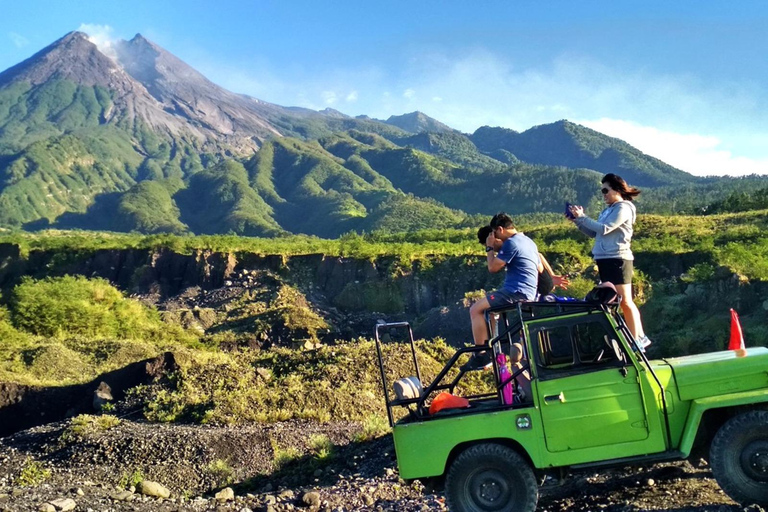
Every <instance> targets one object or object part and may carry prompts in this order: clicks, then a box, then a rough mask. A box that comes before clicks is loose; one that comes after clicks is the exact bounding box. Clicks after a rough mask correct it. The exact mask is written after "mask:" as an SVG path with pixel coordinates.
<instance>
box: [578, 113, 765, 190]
mask: <svg viewBox="0 0 768 512" xmlns="http://www.w3.org/2000/svg"><path fill="white" fill-rule="evenodd" d="M576 122H578V123H579V124H582V125H584V126H587V127H589V128H592V129H593V130H597V131H599V132H601V133H604V134H606V135H610V136H611V137H617V138H619V139H622V140H624V141H625V142H627V143H628V144H630V145H632V146H634V147H636V148H637V149H639V150H640V151H642V152H643V153H645V154H647V155H651V156H654V157H656V158H658V159H660V160H662V161H663V162H666V163H668V164H669V165H672V166H674V167H677V168H678V169H682V170H684V171H686V172H689V173H691V174H694V175H696V176H708V175H725V174H727V175H731V176H744V175H748V174H768V159H753V158H746V157H740V156H736V155H734V154H733V153H732V152H731V151H729V150H727V149H724V148H723V147H722V146H723V141H722V140H720V138H719V137H717V136H713V135H699V134H695V133H694V134H683V133H675V132H670V131H664V130H659V129H658V128H654V127H651V126H642V125H639V124H637V123H633V122H630V121H623V120H620V119H607V118H603V119H598V120H594V121H576Z"/></svg>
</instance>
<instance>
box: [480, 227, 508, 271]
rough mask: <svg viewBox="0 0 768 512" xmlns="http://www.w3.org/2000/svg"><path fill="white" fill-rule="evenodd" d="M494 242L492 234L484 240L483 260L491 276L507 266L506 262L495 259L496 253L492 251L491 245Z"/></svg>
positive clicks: (494, 238)
mask: <svg viewBox="0 0 768 512" xmlns="http://www.w3.org/2000/svg"><path fill="white" fill-rule="evenodd" d="M495 240H496V237H494V236H493V233H491V234H490V235H488V238H486V240H485V259H486V261H487V263H488V272H490V273H492V274H495V273H496V272H498V271H499V270H501V269H503V268H504V266H505V265H506V264H507V262H506V261H504V260H501V259H499V258H497V257H496V251H494V250H493V244H494V241H495Z"/></svg>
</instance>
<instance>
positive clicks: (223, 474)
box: [205, 459, 235, 487]
mask: <svg viewBox="0 0 768 512" xmlns="http://www.w3.org/2000/svg"><path fill="white" fill-rule="evenodd" d="M205 472H206V473H207V474H209V475H210V476H211V477H213V481H214V482H215V484H214V487H224V486H226V485H229V484H231V483H233V482H234V481H235V470H234V468H232V466H231V465H230V464H229V462H227V461H225V460H223V459H216V460H214V461H212V462H210V463H209V464H208V465H207V466H206V467H205Z"/></svg>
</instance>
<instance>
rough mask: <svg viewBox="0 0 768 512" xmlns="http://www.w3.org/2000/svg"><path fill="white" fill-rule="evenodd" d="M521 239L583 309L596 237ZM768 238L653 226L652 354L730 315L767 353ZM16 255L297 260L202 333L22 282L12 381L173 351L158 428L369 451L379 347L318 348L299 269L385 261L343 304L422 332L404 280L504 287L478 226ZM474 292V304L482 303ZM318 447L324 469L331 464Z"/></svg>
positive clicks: (743, 228)
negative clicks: (254, 428)
mask: <svg viewBox="0 0 768 512" xmlns="http://www.w3.org/2000/svg"><path fill="white" fill-rule="evenodd" d="M596 211H597V210H595V212H596ZM520 227H521V228H522V229H524V230H525V231H526V232H527V233H528V234H529V235H530V236H532V237H533V238H534V239H535V240H536V241H537V243H538V244H539V247H540V249H541V250H542V252H543V253H544V254H545V255H546V256H547V258H548V259H549V261H550V262H551V264H552V265H553V267H554V268H555V270H556V271H558V272H561V273H566V272H568V273H575V276H574V277H572V286H571V290H570V291H569V294H570V295H572V296H583V295H584V294H585V293H586V292H587V291H588V290H589V289H590V288H591V287H592V286H593V285H594V283H595V282H596V281H597V275H596V272H595V269H594V263H593V261H592V259H591V258H590V256H589V249H590V247H591V240H590V239H588V238H587V237H585V236H583V235H582V234H580V233H579V232H578V231H577V230H576V229H575V228H574V227H573V226H572V225H571V224H570V223H567V222H565V221H562V220H555V221H552V219H547V218H544V219H540V222H539V223H533V222H532V223H530V224H529V225H526V224H523V223H522V220H521V224H520ZM766 230H768V211H765V210H763V211H750V212H744V213H731V214H722V215H707V216H686V217H683V216H675V217H665V216H654V215H642V216H640V218H639V220H638V224H637V226H636V234H635V240H634V242H633V250H634V252H635V256H636V268H637V269H638V271H637V273H636V279H635V283H634V285H635V286H634V288H635V291H636V301H637V302H638V304H641V305H642V309H641V311H642V313H643V315H644V318H645V324H646V331H647V332H648V334H649V336H650V337H651V339H653V341H654V344H653V345H652V346H651V349H650V353H651V356H653V357H658V356H671V355H680V354H686V353H692V352H703V351H711V350H718V349H722V348H723V347H724V346H725V343H726V341H727V336H728V321H729V316H728V309H729V308H730V307H735V308H736V309H737V311H738V312H739V313H740V316H741V321H742V327H743V328H744V332H745V338H746V341H747V344H748V345H750V346H755V345H764V344H766V341H768V329H767V328H766V327H765V326H764V325H763V324H764V308H765V306H764V304H768V294H767V292H766V287H765V284H764V283H765V281H766V280H768V267H766V264H765V262H766V261H768V237H766V236H765V235H764V233H765V232H766ZM0 242H9V243H17V244H19V245H20V249H21V250H20V252H21V254H22V256H21V257H22V258H31V257H33V256H34V258H38V259H39V258H42V257H43V255H44V254H47V255H49V256H51V257H50V259H49V260H46V259H42V260H41V261H51V264H50V265H49V266H46V267H45V268H46V271H48V272H51V273H56V272H58V271H59V269H60V268H74V266H76V265H75V263H76V262H77V261H86V260H88V258H91V257H92V255H93V252H94V251H96V250H101V249H105V248H121V247H123V248H125V247H130V248H134V249H137V248H139V249H145V250H147V251H149V252H151V251H154V250H157V249H158V248H169V249H171V250H175V251H179V252H186V253H193V252H194V251H198V250H218V251H223V252H232V253H234V255H235V257H237V258H242V261H247V258H248V257H249V253H254V252H255V253H258V254H279V255H281V256H282V257H283V263H282V266H281V267H280V268H279V269H273V270H270V271H265V270H260V271H259V273H258V275H256V274H253V276H254V279H255V280H256V282H258V286H254V287H252V288H249V289H247V290H244V291H243V293H241V294H239V295H238V296H236V297H233V298H232V299H230V300H229V302H227V303H226V308H221V310H220V311H214V310H210V311H202V309H201V310H200V311H197V312H194V314H195V315H198V317H201V318H202V315H203V314H205V315H209V314H210V318H208V317H207V316H206V318H208V325H209V326H208V327H206V328H205V329H206V331H205V332H204V333H203V332H202V331H201V330H191V329H190V330H184V329H183V328H182V327H180V325H179V324H183V325H186V324H185V320H184V319H185V318H186V317H185V315H187V314H188V313H189V314H192V312H191V311H186V310H178V311H169V312H165V313H164V314H163V318H162V319H161V316H160V315H159V314H158V313H157V311H155V310H153V309H151V308H147V307H146V306H144V305H141V304H140V303H139V302H137V301H135V300H133V299H129V298H126V297H125V296H124V295H123V294H122V293H120V292H119V291H117V290H116V289H115V288H113V287H112V286H111V285H110V284H109V283H107V282H106V281H104V280H101V279H86V278H84V277H73V276H63V277H48V278H43V279H37V280H35V279H31V278H24V279H20V280H18V281H16V283H15V286H9V287H8V288H7V289H6V290H5V292H4V295H3V299H4V300H3V301H2V305H0V336H2V343H0V379H3V380H9V381H15V382H23V383H30V384H43V385H54V384H55V385H62V384H68V383H76V382H85V381H88V380H90V379H93V378H94V377H95V376H96V375H98V374H99V373H101V372H104V371H109V370H111V369H115V368H119V367H122V366H125V365H126V364H129V363H131V362H134V361H138V360H141V359H144V358H147V357H152V356H155V355H157V354H159V353H160V352H161V351H164V350H172V351H173V352H174V355H175V358H176V361H177V363H178V365H179V369H178V371H177V372H176V373H174V374H173V375H171V376H170V379H169V380H170V382H169V383H168V384H167V385H163V386H147V387H145V388H142V389H138V390H136V391H135V393H136V396H137V397H139V398H140V399H141V400H143V402H144V403H145V415H146V417H147V418H149V419H151V420H154V421H194V422H203V423H217V424H219V423H234V422H240V421H261V422H272V421H281V420H286V419H292V418H293V419H312V420H315V421H321V422H324V421H329V420H331V419H341V420H351V421H360V422H361V423H363V425H364V428H363V431H362V432H361V433H360V439H364V438H369V437H372V436H376V435H380V434H381V432H382V431H384V430H385V427H386V420H385V419H384V418H386V415H385V411H384V409H383V407H382V403H381V394H380V393H381V391H380V386H381V383H380V379H379V377H378V367H377V363H376V360H375V350H374V348H373V345H372V342H370V341H368V340H357V341H353V342H344V343H339V344H336V345H328V346H326V345H323V346H318V345H316V342H317V341H318V340H319V339H321V338H322V337H323V336H324V334H325V333H326V332H327V330H328V329H329V323H328V321H327V319H326V318H324V317H323V316H322V315H321V314H319V313H318V312H317V311H316V310H315V309H314V308H313V304H312V302H311V301H310V300H309V299H308V297H309V296H310V295H309V294H307V293H306V292H307V290H308V287H309V286H310V285H311V284H312V283H311V277H310V274H309V273H307V272H308V270H307V268H305V267H303V266H302V264H300V263H298V262H294V261H292V257H293V256H296V255H301V254H305V255H306V254H324V255H327V256H343V257H349V258H358V259H363V260H369V261H371V262H372V265H371V268H376V269H377V272H376V274H375V276H372V277H370V278H369V279H365V280H360V282H359V283H354V281H350V284H349V285H348V288H347V289H344V290H340V291H339V293H338V294H337V295H336V296H335V297H332V298H330V297H329V299H332V300H333V301H334V305H335V306H336V307H337V308H339V309H341V310H343V311H345V312H354V311H373V310H375V311H379V312H383V313H389V314H392V315H403V314H405V315H407V318H408V319H409V320H410V321H411V322H413V323H418V322H419V320H420V319H419V318H417V317H416V316H415V315H414V314H412V313H408V312H406V311H404V308H405V307H406V303H405V300H406V298H405V297H404V296H403V293H402V288H401V283H402V281H401V280H403V279H414V278H418V280H419V281H421V282H425V283H427V282H433V283H434V282H437V281H440V280H442V282H445V283H450V284H451V285H452V286H456V283H461V282H473V283H481V286H478V288H479V287H482V288H485V289H488V290H489V289H492V287H493V286H496V285H497V284H498V276H490V275H488V274H487V272H486V271H485V267H484V263H483V262H484V255H483V254H482V249H481V248H480V247H479V244H478V243H477V242H476V240H475V229H474V228H472V229H470V228H465V229H431V230H424V231H420V232H410V233H399V234H393V233H386V232H383V231H377V232H374V233H369V234H364V235H359V234H356V233H347V234H345V235H344V236H342V237H340V238H339V239H336V240H324V239H320V238H314V237H307V236H289V237H283V238H278V239H261V238H243V237H235V236H205V237H182V236H176V235H168V234H163V235H152V236H139V235H116V234H104V235H103V236H97V235H96V234H92V233H82V232H51V233H45V234H34V235H31V234H22V233H15V234H8V235H6V236H4V237H2V238H1V239H0ZM5 247H6V248H7V246H5ZM13 252H14V251H11V253H13ZM310 260H312V258H305V261H310ZM8 261H10V260H8ZM374 265H375V266H374ZM4 268H6V269H10V268H13V266H12V265H8V266H6V267H4ZM3 275H5V276H7V275H10V274H0V276H3ZM468 276H469V277H471V279H470V280H467V279H468ZM483 279H486V281H483ZM302 283H303V284H302ZM302 286H305V287H302ZM465 291H466V292H469V293H468V296H473V295H476V294H477V292H475V291H472V290H465ZM280 336H282V337H283V338H285V339H290V340H300V341H303V340H309V341H311V342H312V343H311V344H309V345H307V346H310V347H313V348H312V349H311V350H306V349H302V350H295V349H291V348H288V347H286V346H285V344H284V345H283V346H273V347H272V348H270V349H269V350H258V349H248V348H245V347H247V346H258V344H256V345H252V344H250V343H249V340H250V339H252V338H253V337H261V338H259V339H265V340H270V339H272V338H274V337H280ZM275 339H276V338H275ZM224 347H226V350H228V351H224V350H223V348H224ZM393 349H394V348H391V349H390V348H388V351H387V352H386V355H387V357H393V361H392V363H393V364H392V374H391V377H392V378H394V377H401V376H403V375H408V374H411V373H412V370H411V369H410V368H409V367H408V366H407V363H408V362H407V361H401V360H400V359H402V358H400V359H398V358H397V357H396V356H393V353H392V352H389V350H393ZM453 350H454V349H453V348H452V347H450V346H448V345H447V344H446V343H445V342H443V341H441V340H439V339H435V340H429V341H421V342H419V343H418V351H419V361H420V366H421V368H422V371H423V372H424V374H425V375H426V376H427V378H429V376H431V375H435V374H436V372H437V371H438V370H439V368H441V366H442V364H443V362H444V361H445V360H447V358H448V357H449V356H450V355H451V354H452V353H453ZM472 377H473V379H474V380H472V379H470V380H469V381H468V382H467V383H466V385H467V386H468V388H467V389H470V388H471V389H479V388H482V387H483V386H484V385H486V384H487V383H485V382H484V381H483V380H482V377H481V376H480V375H479V374H478V375H474V376H472ZM317 443H318V447H316V449H315V452H316V453H317V454H318V457H319V456H320V453H321V452H323V453H325V452H324V450H323V448H322V447H321V446H320V444H321V443H320V441H318V442H317Z"/></svg>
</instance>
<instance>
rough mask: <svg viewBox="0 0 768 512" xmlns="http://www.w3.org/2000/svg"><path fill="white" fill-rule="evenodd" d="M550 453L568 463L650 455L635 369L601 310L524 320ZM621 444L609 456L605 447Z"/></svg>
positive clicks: (641, 399)
mask: <svg viewBox="0 0 768 512" xmlns="http://www.w3.org/2000/svg"><path fill="white" fill-rule="evenodd" d="M528 333H529V339H530V341H531V346H532V351H531V354H532V357H533V358H534V360H535V364H534V365H532V370H533V372H534V374H535V379H534V393H535V394H536V396H537V398H538V404H539V408H540V411H541V418H542V422H543V425H544V433H545V442H546V447H547V451H549V452H552V453H562V452H569V453H570V454H571V455H572V456H569V457H567V458H568V463H569V464H573V463H578V462H586V461H591V460H603V459H610V458H615V457H619V456H622V457H623V456H629V455H635V454H641V453H647V452H648V444H649V443H650V444H653V440H652V439H651V437H650V435H649V428H648V421H647V420H648V418H647V412H646V408H645V405H644V400H643V393H642V389H641V386H640V383H639V378H638V371H637V369H636V368H635V367H634V366H633V365H632V364H631V362H629V361H630V359H629V358H628V355H627V354H626V352H624V350H625V349H624V348H623V347H622V346H621V345H620V344H618V343H617V345H619V353H617V352H616V351H615V350H614V349H613V346H612V345H613V344H612V343H611V340H614V339H617V334H616V331H615V330H614V329H613V327H612V326H611V324H610V323H609V321H608V319H607V318H606V317H605V315H604V314H602V313H600V312H596V313H591V314H590V313H587V314H580V315H573V316H569V317H565V318H563V319H558V320H555V321H553V320H549V321H539V322H537V321H535V320H534V321H530V322H529V323H528ZM616 445H622V446H621V450H619V451H618V452H617V453H612V451H611V450H607V449H606V447H609V446H611V447H613V446H616Z"/></svg>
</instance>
